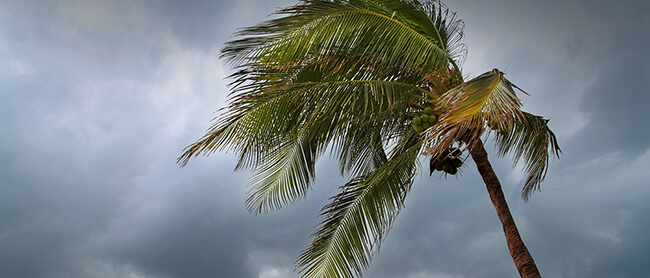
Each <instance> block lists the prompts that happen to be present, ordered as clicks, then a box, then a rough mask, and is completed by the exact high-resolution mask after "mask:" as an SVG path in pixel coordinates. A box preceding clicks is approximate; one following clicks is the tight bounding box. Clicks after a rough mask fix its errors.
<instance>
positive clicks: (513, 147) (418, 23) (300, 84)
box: [178, 0, 559, 277]
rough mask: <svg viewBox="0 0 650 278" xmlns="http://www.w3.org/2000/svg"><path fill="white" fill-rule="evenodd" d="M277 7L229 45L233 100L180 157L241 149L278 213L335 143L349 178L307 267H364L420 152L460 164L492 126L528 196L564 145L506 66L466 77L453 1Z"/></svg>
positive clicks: (260, 202) (257, 201)
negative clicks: (522, 96) (523, 97)
mask: <svg viewBox="0 0 650 278" xmlns="http://www.w3.org/2000/svg"><path fill="white" fill-rule="evenodd" d="M278 14H279V16H278V17H277V18H275V19H271V20H269V21H266V22H263V23H261V24H259V25H257V26H253V27H248V28H245V29H242V30H240V31H239V32H238V33H237V36H238V37H239V39H236V40H233V41H231V42H228V43H227V45H226V46H225V48H224V49H223V50H222V56H223V58H225V60H227V61H228V62H229V63H230V64H231V65H232V67H233V68H234V69H235V72H234V73H233V74H232V75H231V76H230V79H231V84H230V87H231V91H232V93H231V95H230V103H229V105H228V106H227V107H226V108H225V109H224V111H223V113H222V115H221V116H220V117H218V118H217V119H216V121H215V123H214V125H213V126H212V127H211V128H210V129H209V130H208V131H207V133H206V134H205V135H204V136H203V137H202V138H200V139H199V140H198V141H197V142H195V143H194V144H192V145H190V146H188V147H187V148H186V150H185V152H184V153H183V154H182V155H181V156H180V157H179V160H178V161H179V163H180V164H181V165H185V164H186V163H187V162H188V160H189V159H191V158H192V157H195V156H197V155H199V154H205V155H207V154H210V153H212V152H214V151H218V150H226V151H227V150H230V151H234V152H235V153H237V154H238V163H237V165H236V169H251V170H253V171H254V175H253V177H252V180H251V185H250V187H249V190H248V192H247V198H246V206H247V208H248V209H249V210H250V211H251V212H253V213H267V212H270V211H273V210H277V209H279V208H282V207H284V206H286V205H288V204H291V203H293V202H295V201H296V200H299V199H300V198H302V197H303V196H305V194H306V192H307V191H308V189H309V187H310V186H311V185H312V181H313V179H314V174H315V173H314V170H315V167H314V166H315V163H316V161H317V160H318V158H319V157H320V156H322V155H323V154H325V153H328V150H329V153H330V154H331V155H332V156H333V157H335V158H336V159H338V161H339V164H340V171H341V174H343V175H348V176H350V177H351V179H350V181H349V182H348V183H347V184H345V185H343V186H342V187H341V192H340V193H339V194H338V195H336V196H334V197H332V201H331V203H330V204H328V205H326V206H325V207H324V208H323V211H322V216H323V218H324V219H323V221H322V223H321V225H320V227H319V228H318V230H317V231H316V232H315V234H314V241H313V242H312V243H311V244H310V245H309V247H308V248H307V249H306V250H304V251H303V252H302V253H301V254H300V255H299V258H298V261H297V263H296V266H297V268H298V269H299V270H300V272H301V273H302V275H303V276H304V277H354V276H360V275H361V274H362V271H363V270H364V269H365V268H366V267H367V266H368V264H369V261H370V258H371V256H372V254H373V252H374V251H376V250H377V248H376V247H377V246H378V244H379V243H380V242H381V240H382V239H383V238H384V236H385V235H386V233H387V231H388V229H389V227H390V225H391V223H392V222H393V220H394V218H395V217H396V216H397V214H398V213H399V211H400V209H401V208H402V207H403V203H404V199H405V197H406V196H407V195H408V193H409V191H410V189H411V185H412V184H413V178H414V176H415V174H416V172H417V171H418V169H419V167H418V166H419V159H420V157H421V155H422V154H424V155H425V156H426V157H429V159H430V162H431V163H430V164H431V166H430V167H431V171H434V170H435V169H438V170H441V169H443V168H444V171H445V172H447V173H449V174H454V173H455V171H456V169H455V168H456V167H458V164H456V166H453V167H452V166H445V167H442V166H444V165H442V164H444V163H443V161H447V162H448V161H451V160H450V159H452V158H460V157H462V154H459V152H460V153H462V152H463V151H465V150H470V152H471V147H472V146H475V145H477V144H479V143H480V142H481V138H482V137H484V135H485V134H493V135H494V137H495V139H496V140H495V142H496V145H497V148H498V150H499V153H500V154H508V153H510V154H513V156H514V160H515V162H517V161H519V160H520V159H521V160H523V163H524V165H525V168H524V169H525V171H526V173H527V179H526V182H525V184H524V186H523V191H522V196H523V197H524V198H525V199H527V198H528V197H529V196H530V194H531V193H532V192H533V191H534V190H536V189H538V188H539V184H540V182H541V181H542V180H543V179H544V175H545V173H546V169H547V164H548V161H549V157H550V156H551V155H553V154H555V155H557V152H558V151H559V147H558V146H557V143H556V140H555V136H554V135H553V133H552V132H551V131H550V129H549V128H548V126H547V120H545V119H543V118H541V117H539V116H535V115H532V114H530V113H526V112H524V111H522V110H521V109H520V108H521V101H520V100H519V98H518V97H517V95H516V93H515V89H518V87H516V86H515V85H514V84H512V83H511V82H510V81H508V80H507V79H506V78H505V77H504V75H503V73H502V72H500V71H499V70H497V69H494V70H492V71H489V72H486V73H484V74H482V75H480V76H478V77H476V78H473V79H471V80H469V81H465V80H464V77H463V75H462V72H461V69H460V65H461V64H462V60H463V59H464V57H465V53H466V48H465V45H464V44H463V41H462V38H463V27H464V25H463V22H462V21H461V20H459V19H458V18H457V17H456V14H455V13H452V12H450V11H449V10H448V9H447V8H446V6H444V5H443V4H442V3H440V2H439V1H435V0H422V1H417V0H332V1H325V0H303V1H300V2H299V3H298V4H297V5H295V6H293V7H289V8H285V9H282V10H280V11H278ZM522 92H523V91H522ZM492 131H494V132H492ZM481 146H482V145H481ZM455 148H458V150H456V149H455ZM451 152H456V153H455V154H454V155H453V156H452V155H451ZM472 155H474V154H473V153H472ZM445 159H446V160H445ZM454 163H457V161H456V162H454ZM447 164H450V162H448V163H447ZM452 169H453V170H452Z"/></svg>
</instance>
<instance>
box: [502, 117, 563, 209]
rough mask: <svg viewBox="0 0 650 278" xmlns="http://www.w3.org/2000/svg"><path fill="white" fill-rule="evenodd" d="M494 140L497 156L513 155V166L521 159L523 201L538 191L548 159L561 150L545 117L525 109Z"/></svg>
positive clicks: (557, 154)
mask: <svg viewBox="0 0 650 278" xmlns="http://www.w3.org/2000/svg"><path fill="white" fill-rule="evenodd" d="M495 143H496V146H497V149H498V151H499V155H501V156H504V155H506V154H512V155H513V157H514V163H515V165H516V164H517V163H518V162H519V161H520V160H521V159H523V161H524V171H525V172H526V173H527V177H526V182H525V183H524V186H523V188H522V191H521V197H522V198H523V199H524V200H528V198H529V197H530V195H531V194H532V193H533V191H535V190H539V186H540V183H541V182H542V181H543V180H544V177H545V176H546V172H547V170H548V163H549V158H550V157H551V156H555V157H559V154H560V153H561V152H562V150H560V147H559V146H558V143H557V138H556V137H555V134H553V132H552V131H551V129H550V128H549V127H548V120H547V119H544V118H542V117H540V116H536V115H533V114H530V113H526V112H524V113H523V117H521V118H518V119H516V120H515V121H514V122H513V124H512V129H510V130H509V131H508V132H497V133H496V139H495Z"/></svg>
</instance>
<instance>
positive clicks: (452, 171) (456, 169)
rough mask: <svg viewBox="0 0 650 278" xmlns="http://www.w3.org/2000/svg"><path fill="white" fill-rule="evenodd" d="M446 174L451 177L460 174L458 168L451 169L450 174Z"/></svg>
mask: <svg viewBox="0 0 650 278" xmlns="http://www.w3.org/2000/svg"><path fill="white" fill-rule="evenodd" d="M446 173H448V174H451V175H455V174H456V173H458V168H456V167H452V168H451V169H449V172H446Z"/></svg>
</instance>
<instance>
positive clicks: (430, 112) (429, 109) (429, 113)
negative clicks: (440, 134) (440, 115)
mask: <svg viewBox="0 0 650 278" xmlns="http://www.w3.org/2000/svg"><path fill="white" fill-rule="evenodd" d="M422 112H424V114H427V115H433V109H431V107H427V108H425V109H424V111H422Z"/></svg>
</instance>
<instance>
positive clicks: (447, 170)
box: [442, 163, 455, 174]
mask: <svg viewBox="0 0 650 278" xmlns="http://www.w3.org/2000/svg"><path fill="white" fill-rule="evenodd" d="M451 169H455V168H454V166H453V165H451V164H448V163H445V164H443V165H442V170H443V171H445V173H448V174H451V173H450V172H451V171H452V170H451Z"/></svg>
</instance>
